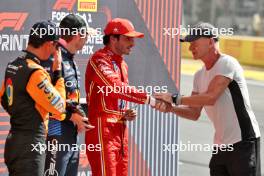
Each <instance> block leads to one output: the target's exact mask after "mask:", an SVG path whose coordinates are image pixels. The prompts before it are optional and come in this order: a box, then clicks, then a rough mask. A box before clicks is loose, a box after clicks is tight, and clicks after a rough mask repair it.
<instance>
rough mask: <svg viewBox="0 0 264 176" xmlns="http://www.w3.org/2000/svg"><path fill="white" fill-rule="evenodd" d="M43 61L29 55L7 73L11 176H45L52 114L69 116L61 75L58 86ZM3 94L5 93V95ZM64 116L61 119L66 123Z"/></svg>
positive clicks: (7, 159) (5, 89) (7, 152)
mask: <svg viewBox="0 0 264 176" xmlns="http://www.w3.org/2000/svg"><path fill="white" fill-rule="evenodd" d="M39 63H40V61H39V59H38V58H37V57H36V56H35V55H33V54H32V53H29V52H27V51H26V54H24V55H23V56H21V57H18V58H17V59H15V60H14V61H11V62H10V63H9V64H8V65H7V68H6V71H5V79H4V86H3V90H2V91H3V95H2V98H1V104H2V106H3V107H4V109H5V110H6V111H7V112H8V114H9V115H10V123H11V129H10V131H9V134H8V136H7V139H6V143H5V153H4V158H5V163H6V165H7V168H8V171H9V175H11V176H30V175H32V176H33V175H34V176H43V173H44V164H45V152H46V151H45V150H46V146H45V139H46V133H47V124H48V113H49V112H51V113H53V114H57V115H60V114H63V113H65V87H64V79H63V78H62V77H61V71H55V72H54V75H56V76H54V79H53V80H52V81H53V82H54V83H55V86H53V85H52V82H51V79H50V76H49V74H48V73H47V72H46V71H45V70H44V69H43V67H41V66H40V65H39ZM2 91H1V92H2ZM64 117H65V115H64V116H58V118H59V120H63V119H64Z"/></svg>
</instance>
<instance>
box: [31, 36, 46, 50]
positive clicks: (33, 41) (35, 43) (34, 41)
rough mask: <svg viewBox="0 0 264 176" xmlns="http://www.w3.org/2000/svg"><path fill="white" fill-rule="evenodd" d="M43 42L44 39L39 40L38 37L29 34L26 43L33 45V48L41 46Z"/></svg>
mask: <svg viewBox="0 0 264 176" xmlns="http://www.w3.org/2000/svg"><path fill="white" fill-rule="evenodd" d="M44 43H45V41H43V40H40V39H39V38H37V37H35V36H32V35H30V36H29V39H28V45H31V46H33V47H34V48H39V47H41V46H42V45H43V44H44Z"/></svg>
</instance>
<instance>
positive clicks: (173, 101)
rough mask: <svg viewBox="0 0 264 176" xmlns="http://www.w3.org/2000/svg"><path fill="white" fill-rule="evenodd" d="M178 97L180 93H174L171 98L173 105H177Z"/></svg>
mask: <svg viewBox="0 0 264 176" xmlns="http://www.w3.org/2000/svg"><path fill="white" fill-rule="evenodd" d="M178 95H179V94H178V93H174V94H172V96H171V99H172V103H173V104H175V105H176V104H177V99H178Z"/></svg>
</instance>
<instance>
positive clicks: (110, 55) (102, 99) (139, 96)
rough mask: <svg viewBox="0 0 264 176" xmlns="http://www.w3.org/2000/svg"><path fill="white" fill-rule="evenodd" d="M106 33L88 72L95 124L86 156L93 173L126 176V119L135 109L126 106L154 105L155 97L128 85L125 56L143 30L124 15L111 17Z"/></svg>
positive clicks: (90, 111)
mask: <svg viewBox="0 0 264 176" xmlns="http://www.w3.org/2000/svg"><path fill="white" fill-rule="evenodd" d="M104 33H105V35H104V37H103V41H104V45H105V47H104V48H103V49H100V50H98V51H97V52H96V53H95V54H94V55H93V56H92V57H91V58H90V60H89V62H88V65H87V68H86V74H85V88H86V95H87V97H86V99H87V104H88V116H89V120H90V123H91V124H92V125H93V126H95V129H93V130H90V131H87V132H86V137H85V141H86V145H87V146H88V147H87V157H88V160H89V163H90V166H91V169H92V175H93V176H101V175H103V176H127V175H128V136H127V128H126V121H127V120H132V119H134V118H135V116H136V113H135V110H134V111H133V110H131V109H127V105H126V101H129V102H134V103H139V104H150V105H152V106H154V105H155V102H156V101H155V99H154V98H153V97H151V96H148V95H147V94H146V93H143V92H142V91H139V90H137V89H136V88H135V87H133V86H129V85H128V75H127V73H128V71H127V69H128V67H127V64H126V63H125V61H124V60H123V57H122V56H123V55H128V54H129V53H130V51H131V48H132V47H133V46H134V38H142V37H144V34H143V33H140V32H137V31H135V29H134V27H133V24H132V23H131V22H130V21H129V20H127V19H121V18H115V19H113V20H112V21H110V22H109V23H108V24H107V25H106V27H105V29H104ZM111 90H112V92H111ZM110 92H111V93H110ZM89 146H93V147H94V148H91V147H90V148H89Z"/></svg>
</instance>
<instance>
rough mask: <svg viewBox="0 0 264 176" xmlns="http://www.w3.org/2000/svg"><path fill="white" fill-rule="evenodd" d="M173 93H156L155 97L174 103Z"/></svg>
mask: <svg viewBox="0 0 264 176" xmlns="http://www.w3.org/2000/svg"><path fill="white" fill-rule="evenodd" d="M171 96H172V94H171V93H155V94H154V97H155V98H156V99H158V100H162V101H164V102H167V103H172V98H171Z"/></svg>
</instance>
